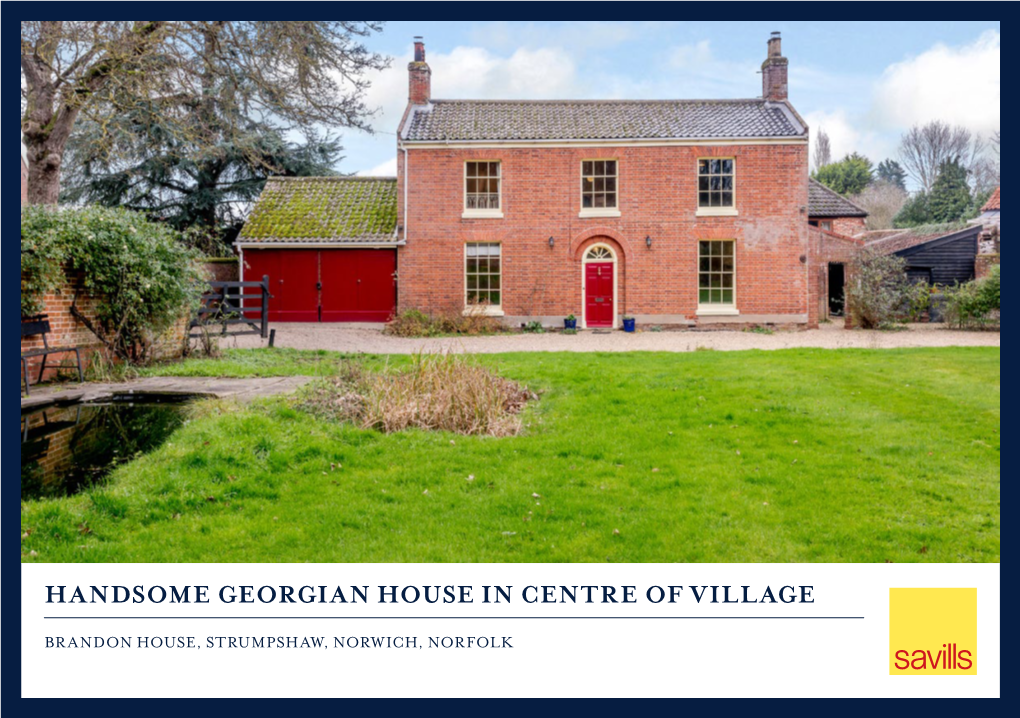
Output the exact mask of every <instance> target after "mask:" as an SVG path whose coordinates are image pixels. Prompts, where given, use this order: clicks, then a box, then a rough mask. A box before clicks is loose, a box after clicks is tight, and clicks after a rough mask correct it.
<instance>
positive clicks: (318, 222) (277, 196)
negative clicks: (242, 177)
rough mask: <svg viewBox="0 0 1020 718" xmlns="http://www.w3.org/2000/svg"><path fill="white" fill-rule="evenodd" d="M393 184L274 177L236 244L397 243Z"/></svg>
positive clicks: (389, 180) (387, 180) (371, 180)
mask: <svg viewBox="0 0 1020 718" xmlns="http://www.w3.org/2000/svg"><path fill="white" fill-rule="evenodd" d="M396 232H397V180H396V179H394V178H389V177H297V178H291V177H273V178H270V179H269V180H268V181H267V182H266V187H265V189H264V190H262V195H261V196H260V197H259V199H258V202H256V203H255V208H254V209H253V210H252V213H251V216H250V217H249V218H248V221H247V222H246V223H245V225H244V229H242V230H241V234H240V236H239V237H238V241H239V242H241V243H245V244H255V243H266V244H272V243H323V244H326V243H340V244H364V243H373V244H377V243H382V242H396V241H397V237H396Z"/></svg>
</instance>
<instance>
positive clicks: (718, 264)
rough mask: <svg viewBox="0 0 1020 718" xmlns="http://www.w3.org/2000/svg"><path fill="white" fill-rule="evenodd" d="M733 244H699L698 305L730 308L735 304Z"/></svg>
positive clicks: (718, 242)
mask: <svg viewBox="0 0 1020 718" xmlns="http://www.w3.org/2000/svg"><path fill="white" fill-rule="evenodd" d="M733 245H734V243H733V242H732V241H711V242H699V257H698V262H699V267H698V303H699V304H700V305H702V306H717V307H732V306H734V304H735V300H736V295H735V289H734V288H735V286H736V284H735V274H736V269H735V265H734V261H733V260H734V248H733Z"/></svg>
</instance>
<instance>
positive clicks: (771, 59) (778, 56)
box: [761, 32, 790, 102]
mask: <svg viewBox="0 0 1020 718" xmlns="http://www.w3.org/2000/svg"><path fill="white" fill-rule="evenodd" d="M789 69H790V61H789V60H787V59H786V58H785V57H783V38H782V36H781V35H780V34H779V33H778V32H774V33H772V37H771V38H769V56H768V58H766V60H765V62H763V63H762V66H761V78H762V97H764V98H765V99H766V100H768V101H770V102H783V101H784V100H786V99H787V97H789Z"/></svg>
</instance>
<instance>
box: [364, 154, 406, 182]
mask: <svg viewBox="0 0 1020 718" xmlns="http://www.w3.org/2000/svg"><path fill="white" fill-rule="evenodd" d="M358 176H359V177H396V176H397V158H396V157H394V158H393V159H391V160H386V161H385V162H383V163H382V164H381V165H377V166H375V167H373V168H372V169H370V170H363V171H362V172H358Z"/></svg>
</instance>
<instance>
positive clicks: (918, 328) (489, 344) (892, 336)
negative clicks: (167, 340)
mask: <svg viewBox="0 0 1020 718" xmlns="http://www.w3.org/2000/svg"><path fill="white" fill-rule="evenodd" d="M382 327H383V325H381V324H378V325H375V324H373V325H365V324H361V325H351V324H276V325H273V327H272V328H274V329H276V346H278V347H289V348H292V349H329V350H333V351H340V352H350V353H355V352H361V353H365V354H414V353H416V352H419V351H423V350H424V351H426V352H436V351H446V350H449V351H453V352H464V353H469V354H503V353H507V352H630V351H653V352H692V351H697V350H698V349H715V350H717V351H743V350H747V349H763V350H774V349H800V348H819V349H851V348H855V349H899V348H904V347H953V346H963V347H998V346H999V333H998V332H957V331H949V330H946V329H942V328H935V329H933V328H931V326H930V325H914V326H911V327H909V329H907V330H906V331H898V332H870V331H847V330H845V329H843V328H842V327H841V326H839V325H836V324H829V325H823V327H822V328H821V329H817V330H813V331H803V332H777V333H775V334H772V335H765V334H754V333H750V332H740V331H675V332H674V331H664V332H649V331H644V332H638V333H636V334H625V333H623V332H620V331H615V332H608V333H595V332H580V333H579V334H576V335H573V336H567V335H564V334H559V333H550V334H506V335H501V336H492V337H454V338H449V339H400V338H398V337H390V336H386V335H385V334H383V332H382ZM266 345H267V344H266V342H263V341H260V340H259V339H258V337H254V336H243V337H234V338H230V339H226V340H221V342H220V346H221V347H223V348H231V347H237V348H253V347H259V346H266Z"/></svg>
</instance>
